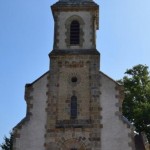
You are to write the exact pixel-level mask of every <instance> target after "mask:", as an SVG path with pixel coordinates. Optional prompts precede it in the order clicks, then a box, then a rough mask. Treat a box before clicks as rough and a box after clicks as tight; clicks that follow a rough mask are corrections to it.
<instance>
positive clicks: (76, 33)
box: [70, 20, 80, 45]
mask: <svg viewBox="0 0 150 150" xmlns="http://www.w3.org/2000/svg"><path fill="white" fill-rule="evenodd" d="M78 44H80V24H79V22H78V21H76V20H74V21H72V22H71V24H70V45H78Z"/></svg>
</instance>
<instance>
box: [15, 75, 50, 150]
mask: <svg viewBox="0 0 150 150" xmlns="http://www.w3.org/2000/svg"><path fill="white" fill-rule="evenodd" d="M46 85H47V74H46V75H45V76H44V77H43V78H41V79H40V80H38V81H37V82H35V83H34V84H33V92H31V94H30V95H31V96H32V97H33V100H32V103H33V108H32V109H31V113H32V115H31V116H30V120H29V121H27V122H25V124H24V125H23V126H22V128H21V129H20V131H19V134H20V138H17V139H16V146H15V149H17V150H44V142H45V138H44V135H45V124H46V111H45V108H46V100H47V96H46V91H47V86H46Z"/></svg>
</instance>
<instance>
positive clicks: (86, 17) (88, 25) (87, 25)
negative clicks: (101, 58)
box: [57, 11, 94, 49]
mask: <svg viewBox="0 0 150 150" xmlns="http://www.w3.org/2000/svg"><path fill="white" fill-rule="evenodd" d="M74 15H76V16H80V17H81V18H82V19H83V21H84V25H83V26H84V27H83V39H84V41H83V46H82V47H81V46H69V49H92V48H94V45H93V42H92V40H91V39H92V38H93V28H92V26H93V21H92V13H90V12H87V11H82V12H81V11H80V12H61V13H60V14H59V15H58V21H57V23H58V27H57V30H58V31H57V33H58V35H57V39H58V43H57V46H58V48H59V49H68V47H67V43H66V32H67V28H66V26H65V23H66V21H67V19H68V18H69V17H71V16H74Z"/></svg>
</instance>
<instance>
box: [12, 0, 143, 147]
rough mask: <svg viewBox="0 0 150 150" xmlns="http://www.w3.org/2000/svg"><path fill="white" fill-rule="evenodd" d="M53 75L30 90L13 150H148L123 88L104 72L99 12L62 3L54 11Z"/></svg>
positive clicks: (86, 4) (85, 2)
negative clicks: (126, 109)
mask: <svg viewBox="0 0 150 150" xmlns="http://www.w3.org/2000/svg"><path fill="white" fill-rule="evenodd" d="M51 10H52V14H53V18H54V45H53V50H52V51H51V52H50V54H49V58H50V67H49V70H48V71H47V72H46V73H44V74H43V75H42V76H41V77H39V78H38V79H37V80H35V81H34V82H32V83H30V84H26V86H25V101H26V104H27V112H26V116H25V118H24V119H23V120H22V121H21V122H20V123H18V125H16V127H15V128H14V140H13V150H144V149H145V148H144V146H143V145H142V144H141V145H140V146H141V147H138V148H136V146H135V137H134V136H135V134H134V127H133V126H132V125H131V124H130V123H129V122H128V121H127V119H126V118H124V117H123V116H122V108H121V107H122V102H123V98H124V92H123V87H122V86H121V85H119V84H118V83H117V82H116V81H114V80H113V79H111V78H110V77H108V76H107V75H106V74H104V73H103V72H101V71H100V53H99V51H98V50H97V49H96V31H97V30H98V29H99V6H98V5H97V4H96V3H95V2H94V1H93V0H59V1H57V2H56V3H55V4H53V5H52V6H51Z"/></svg>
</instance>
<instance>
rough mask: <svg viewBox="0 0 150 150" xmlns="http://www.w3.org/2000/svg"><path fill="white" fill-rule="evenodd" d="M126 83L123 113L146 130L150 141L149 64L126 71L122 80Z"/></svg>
mask: <svg viewBox="0 0 150 150" xmlns="http://www.w3.org/2000/svg"><path fill="white" fill-rule="evenodd" d="M119 82H121V83H122V84H123V85H124V90H125V99H124V102H123V115H124V116H125V117H126V118H127V119H128V120H129V121H130V122H131V123H133V124H134V126H135V127H136V131H137V132H139V133H141V132H144V133H145V134H146V135H147V138H148V140H149V143H150V75H149V71H148V66H146V65H141V64H139V65H137V66H134V67H133V68H132V69H128V70H127V71H126V72H125V76H124V77H123V79H122V80H120V81H119Z"/></svg>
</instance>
